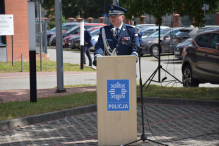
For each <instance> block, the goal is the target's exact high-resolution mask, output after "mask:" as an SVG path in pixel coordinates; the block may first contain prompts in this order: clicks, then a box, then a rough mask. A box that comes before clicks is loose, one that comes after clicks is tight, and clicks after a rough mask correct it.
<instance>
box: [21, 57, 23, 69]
mask: <svg viewBox="0 0 219 146" xmlns="http://www.w3.org/2000/svg"><path fill="white" fill-rule="evenodd" d="M21 72H23V55H22V54H21Z"/></svg>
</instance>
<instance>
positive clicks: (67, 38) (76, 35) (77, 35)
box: [63, 26, 101, 47]
mask: <svg viewBox="0 0 219 146" xmlns="http://www.w3.org/2000/svg"><path fill="white" fill-rule="evenodd" d="M100 27H101V26H98V27H91V28H89V29H87V30H88V31H90V32H92V31H94V30H96V29H99V28H100ZM79 35H80V33H78V34H75V35H69V36H66V37H64V38H63V47H70V46H69V40H71V42H72V41H73V39H76V38H78V37H80V36H79Z"/></svg>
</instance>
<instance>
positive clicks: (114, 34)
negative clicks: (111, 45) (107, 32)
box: [111, 27, 116, 37]
mask: <svg viewBox="0 0 219 146" xmlns="http://www.w3.org/2000/svg"><path fill="white" fill-rule="evenodd" d="M111 31H112V33H113V37H115V36H116V29H115V28H114V27H113V28H112V29H111Z"/></svg>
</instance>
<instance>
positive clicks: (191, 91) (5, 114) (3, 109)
mask: <svg viewBox="0 0 219 146" xmlns="http://www.w3.org/2000/svg"><path fill="white" fill-rule="evenodd" d="M136 90H137V96H140V88H139V86H137V89H136ZM143 95H144V97H163V98H182V99H200V100H219V96H218V95H219V88H203V87H202V88H183V87H173V88H171V87H161V86H157V85H150V86H149V88H148V89H147V90H145V89H143ZM96 102H97V99H96V92H84V93H75V94H69V95H64V96H57V97H55V96H54V97H47V98H39V99H37V103H30V101H29V100H28V101H19V102H8V103H0V121H2V120H8V119H14V118H18V117H23V116H30V115H36V114H40V113H47V112H52V111H58V110H63V109H68V108H74V107H79V106H84V105H90V104H96Z"/></svg>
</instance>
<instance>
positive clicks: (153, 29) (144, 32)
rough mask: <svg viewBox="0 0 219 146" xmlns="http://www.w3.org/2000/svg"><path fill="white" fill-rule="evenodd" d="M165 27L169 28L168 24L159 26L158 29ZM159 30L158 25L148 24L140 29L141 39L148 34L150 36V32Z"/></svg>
mask: <svg viewBox="0 0 219 146" xmlns="http://www.w3.org/2000/svg"><path fill="white" fill-rule="evenodd" d="M166 28H170V27H168V26H160V29H161V30H163V29H166ZM158 30H159V27H158V26H149V27H146V28H142V29H141V30H140V31H141V32H142V39H144V38H147V37H148V36H150V35H151V34H152V33H154V32H156V31H158Z"/></svg>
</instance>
